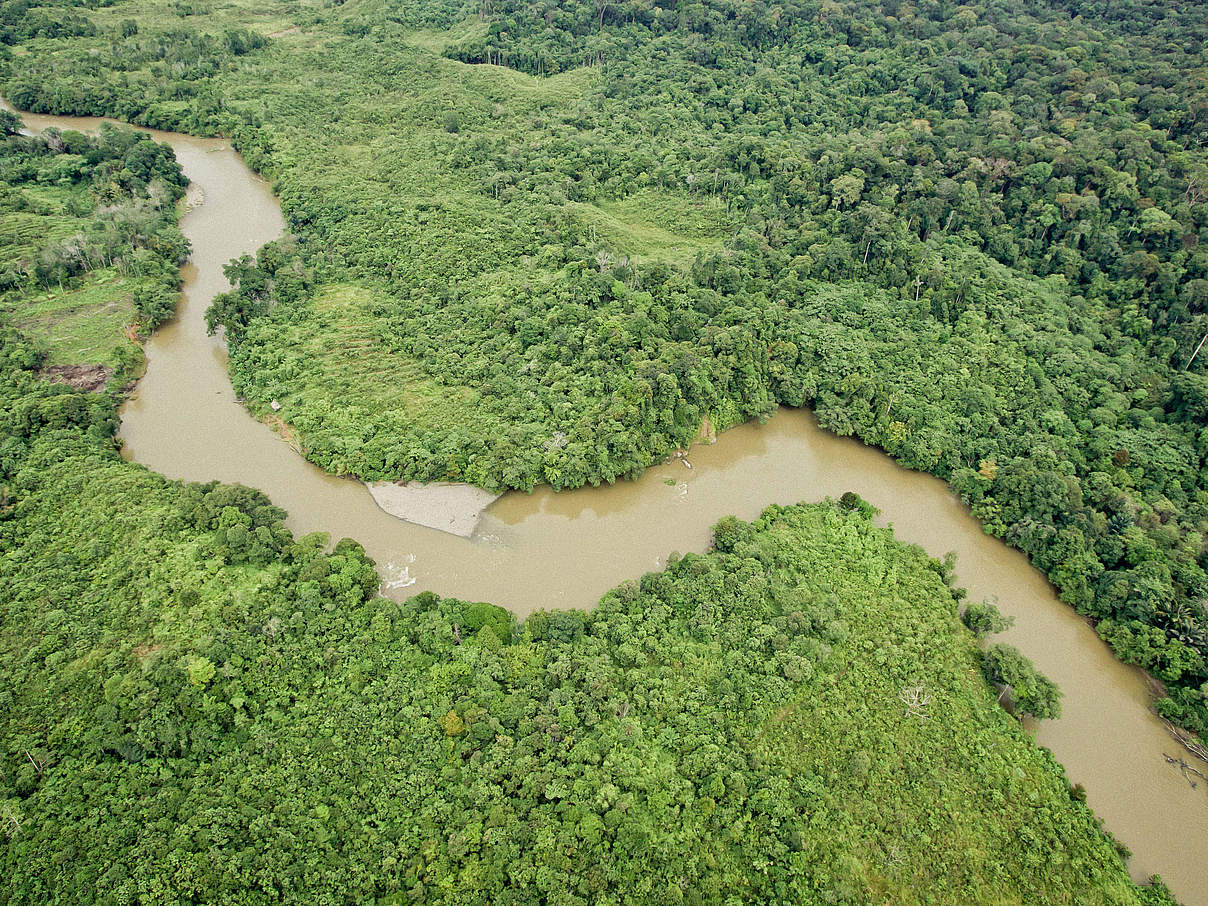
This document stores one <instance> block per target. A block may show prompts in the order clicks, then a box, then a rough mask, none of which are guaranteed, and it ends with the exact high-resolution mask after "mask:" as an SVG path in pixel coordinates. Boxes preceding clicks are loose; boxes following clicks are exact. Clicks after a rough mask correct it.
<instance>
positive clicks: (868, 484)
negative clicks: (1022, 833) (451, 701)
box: [23, 114, 1208, 906]
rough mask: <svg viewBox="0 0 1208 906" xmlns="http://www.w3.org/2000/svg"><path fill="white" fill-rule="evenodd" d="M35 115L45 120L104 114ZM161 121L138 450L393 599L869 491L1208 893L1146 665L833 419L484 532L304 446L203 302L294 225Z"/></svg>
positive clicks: (1189, 801)
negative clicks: (259, 416) (168, 171)
mask: <svg viewBox="0 0 1208 906" xmlns="http://www.w3.org/2000/svg"><path fill="white" fill-rule="evenodd" d="M23 118H24V120H25V122H26V124H27V126H28V127H29V128H31V129H35V130H37V129H42V128H44V127H46V126H52V125H53V126H59V127H60V128H74V129H95V128H96V127H97V125H98V124H99V122H100V121H99V120H94V119H87V118H72V117H45V116H35V115H30V114H23ZM148 131H150V130H148ZM152 134H153V135H154V136H155V137H156V138H157V139H159V140H161V141H167V142H169V143H170V144H171V145H172V147H173V148H174V149H175V151H176V156H177V158H178V160H179V161H180V163H181V165H182V166H183V167H184V170H185V173H186V174H187V175H188V176H189V178H190V180H192V182H193V188H192V190H191V194H192V195H193V196H194V197H195V200H196V198H197V197H198V196H200V198H201V199H202V203H200V204H197V205H195V206H194V207H192V208H191V209H190V210H189V211H188V212H187V213H186V214H185V215H184V216H183V217H182V220H181V229H182V230H183V232H184V233H185V235H186V236H187V237H188V238H189V240H190V242H192V245H193V255H192V258H191V260H190V263H189V264H188V265H187V266H186V268H185V271H184V279H185V285H184V297H183V300H182V303H181V307H180V310H179V314H178V316H177V318H176V319H175V320H174V321H173V322H172V323H170V324H168V325H165V326H164V327H161V328H160V329H159V330H158V331H156V333H155V334H154V335H153V336H152V337H151V339H150V340H149V341H148V342H147V344H146V355H147V371H146V374H145V375H144V377H143V378H142V379H141V381H140V382H139V384H138V386H137V388H136V391H135V394H134V395H133V397H132V398H131V399H130V401H129V402H128V403H127V404H126V406H125V407H124V408H123V412H122V425H121V431H120V436H121V438H122V440H123V442H124V454H125V455H126V456H127V457H128V458H130V459H132V460H134V461H136V462H139V463H142V464H144V465H146V466H147V467H149V468H151V469H154V470H155V471H157V472H161V473H163V474H164V475H167V476H169V477H172V478H182V479H187V480H190V481H209V480H212V479H219V480H222V481H227V482H240V483H242V484H246V485H249V486H251V487H255V488H259V489H260V490H262V491H264V492H265V493H266V494H268V496H269V497H271V498H272V500H273V502H274V503H275V504H277V505H278V506H281V507H283V508H284V509H286V510H287V511H288V512H289V519H288V525H289V527H290V528H291V529H292V530H293V531H294V532H295V533H298V534H302V533H307V532H313V531H324V532H328V533H329V534H330V535H331V537H332V539H333V540H334V539H339V538H341V537H345V536H347V537H351V538H355V539H356V540H358V541H359V542H361V543H362V544H363V545H364V546H365V549H366V550H367V551H368V553H369V554H370V556H372V557H373V558H374V559H375V560H376V561H377V562H378V565H379V570H380V572H381V574H382V578H383V583H384V584H383V589H384V591H385V592H386V593H388V594H390V595H392V596H394V597H398V598H402V597H405V596H408V595H410V594H414V593H415V592H418V591H422V590H425V589H431V590H433V591H437V592H439V593H441V594H445V595H454V596H457V597H461V598H468V599H472V600H484V601H492V602H494V603H497V604H500V605H502V606H504V607H507V608H509V609H511V610H512V611H514V612H515V613H516V614H517V615H519V616H524V615H526V614H528V613H530V612H532V611H533V610H535V609H538V608H542V607H544V608H553V607H590V606H591V605H592V604H594V603H595V602H596V601H597V600H598V599H599V597H600V595H601V594H603V593H604V592H605V591H607V590H608V589H609V588H611V587H612V586H614V585H616V584H618V583H619V582H621V581H623V580H625V579H631V578H636V577H638V576H640V575H641V574H642V573H644V572H647V571H649V570H655V569H659V568H660V567H661V566H662V564H663V563H664V562H665V557H666V555H667V554H668V553H670V552H671V551H679V552H687V551H701V550H703V549H704V548H705V547H706V545H707V544H708V541H709V529H710V526H712V525H713V523H715V522H716V521H717V520H718V519H719V518H721V517H722V516H724V515H727V514H733V515H736V516H739V517H742V518H745V519H750V518H753V517H755V516H756V515H758V513H759V512H760V510H762V509H763V508H764V507H765V506H767V505H768V504H770V503H795V502H798V501H817V500H819V499H821V498H822V497H824V496H827V495H830V496H838V495H839V494H842V493H843V492H844V491H849V490H851V491H856V492H857V493H859V494H860V495H861V496H862V497H864V498H865V499H866V500H868V501H869V502H871V503H872V504H873V505H875V506H876V507H878V508H879V509H880V510H881V512H882V517H881V520H882V522H884V523H889V524H892V525H893V527H894V530H895V532H896V533H897V537H898V538H899V539H901V540H903V541H908V542H913V543H916V544H919V545H921V546H922V547H924V548H925V549H926V550H927V551H929V552H930V553H931V554H933V555H935V556H942V555H943V554H944V553H945V552H947V551H956V553H957V555H958V561H957V575H958V577H959V580H960V584H961V585H963V586H965V587H966V588H968V590H969V596H970V598H972V599H975V600H980V599H982V598H996V599H997V601H998V604H999V606H1000V608H1001V609H1002V610H1003V612H1004V613H1006V614H1009V615H1011V616H1013V617H1015V625H1014V627H1013V628H1012V629H1010V630H1009V631H1008V632H1007V633H1005V634H1004V635H1003V636H999V637H997V638H1000V639H1002V640H1004V641H1008V642H1010V643H1012V644H1014V645H1015V646H1017V647H1018V648H1019V649H1020V650H1022V651H1023V652H1024V653H1025V654H1026V655H1028V657H1030V658H1031V659H1032V660H1033V661H1034V662H1035V663H1036V665H1037V666H1038V667H1039V668H1040V669H1041V670H1042V671H1044V672H1045V673H1046V674H1048V676H1049V677H1051V678H1052V679H1053V680H1054V681H1055V682H1056V683H1057V684H1058V685H1059V686H1060V687H1061V689H1062V691H1063V693H1064V701H1063V705H1064V713H1063V716H1062V717H1061V719H1060V720H1057V721H1046V722H1043V723H1039V724H1036V725H1034V726H1031V727H1030V729H1032V731H1033V732H1034V735H1035V738H1036V740H1037V742H1039V743H1040V744H1041V745H1044V746H1047V747H1048V748H1050V749H1051V750H1052V751H1053V753H1054V755H1056V757H1057V758H1058V760H1059V761H1060V762H1061V763H1062V764H1063V765H1064V766H1065V768H1066V771H1067V772H1068V773H1069V776H1070V780H1071V781H1072V782H1075V783H1081V784H1083V786H1084V787H1085V788H1086V791H1087V801H1088V802H1089V804H1090V805H1091V806H1092V807H1093V808H1094V810H1095V812H1096V813H1097V814H1098V815H1099V816H1100V817H1102V818H1103V820H1104V823H1105V825H1106V826H1107V828H1108V829H1109V830H1111V831H1112V833H1114V834H1115V835H1116V836H1117V837H1118V838H1119V839H1120V840H1121V841H1123V842H1124V843H1125V844H1126V845H1127V846H1128V847H1129V848H1130V849H1131V850H1132V852H1133V858H1132V860H1131V862H1130V870H1131V871H1132V873H1133V876H1134V878H1136V879H1138V880H1144V879H1145V878H1146V877H1148V876H1149V875H1151V874H1155V873H1157V874H1161V875H1162V877H1163V878H1164V879H1165V880H1166V882H1167V884H1169V886H1170V887H1171V889H1172V890H1173V891H1174V893H1175V894H1176V895H1177V896H1178V897H1180V898H1181V899H1182V900H1183V901H1184V902H1185V903H1186V904H1187V906H1208V783H1205V782H1202V781H1201V782H1200V783H1199V784H1198V786H1197V787H1195V788H1193V787H1192V785H1191V783H1190V782H1189V780H1188V779H1187V778H1186V777H1185V776H1184V775H1183V773H1182V772H1181V771H1180V769H1179V767H1178V766H1177V765H1176V764H1170V763H1168V762H1167V759H1166V756H1167V755H1169V756H1172V757H1175V758H1186V759H1187V760H1189V761H1194V759H1193V758H1192V757H1191V756H1190V755H1187V754H1186V753H1185V751H1184V750H1183V749H1182V747H1181V746H1180V745H1179V744H1178V743H1177V742H1175V741H1174V740H1173V739H1172V738H1171V737H1170V736H1169V734H1168V733H1167V731H1166V729H1165V727H1164V725H1163V724H1162V722H1161V721H1159V720H1158V719H1157V718H1156V717H1155V716H1154V715H1153V713H1152V712H1151V711H1150V701H1151V695H1150V692H1149V690H1148V686H1147V681H1146V678H1145V676H1144V674H1143V673H1142V672H1141V671H1139V670H1137V669H1135V668H1132V667H1128V666H1126V665H1124V664H1122V663H1120V662H1119V661H1117V660H1116V659H1115V658H1114V656H1113V655H1112V653H1111V651H1110V650H1109V649H1108V648H1107V646H1106V645H1104V644H1103V643H1102V642H1101V641H1100V640H1099V638H1098V637H1097V636H1096V635H1095V633H1094V632H1093V631H1092V630H1091V629H1090V627H1089V626H1087V625H1086V623H1085V622H1084V621H1083V620H1082V619H1081V618H1079V617H1078V615H1077V614H1075V613H1074V611H1073V610H1071V609H1070V608H1069V607H1067V606H1066V605H1064V604H1063V603H1061V602H1060V601H1059V600H1058V598H1057V596H1056V594H1055V592H1054V590H1053V588H1052V587H1051V586H1050V585H1049V584H1048V582H1047V580H1046V579H1045V578H1044V576H1043V575H1041V574H1040V573H1039V572H1038V571H1036V570H1035V569H1033V568H1032V567H1031V565H1030V564H1029V563H1028V561H1027V559H1026V558H1025V557H1024V556H1023V555H1022V554H1020V553H1018V552H1017V551H1014V550H1012V549H1010V548H1008V547H1007V546H1006V545H1004V544H1002V543H1001V542H999V541H997V540H995V539H993V538H990V537H988V536H987V535H985V534H984V533H983V532H982V530H981V527H980V526H979V524H978V523H977V521H976V520H974V519H973V518H972V516H970V515H969V512H968V510H967V509H966V508H965V507H964V505H963V504H961V502H960V501H959V500H958V499H956V498H955V497H954V496H953V495H952V494H951V492H950V491H949V490H948V488H947V486H946V485H945V484H944V483H943V482H941V481H939V480H938V479H936V478H933V477H931V476H928V475H923V474H920V473H917V472H910V471H907V470H905V469H903V468H901V467H900V466H898V465H897V464H895V463H894V462H893V461H892V460H891V459H890V458H889V457H887V456H885V455H884V454H882V453H880V452H878V451H876V450H873V449H870V448H868V447H865V446H863V445H862V444H860V443H858V442H857V441H854V440H851V439H845V438H838V437H835V436H833V435H830V434H828V433H826V432H824V431H822V430H821V429H819V428H818V426H817V424H816V422H815V421H814V419H813V417H812V416H811V415H810V414H809V413H807V412H804V411H792V410H781V411H780V412H779V413H778V414H777V415H776V416H775V417H774V418H772V419H771V420H770V421H769V422H768V423H767V424H765V425H756V424H749V425H744V426H741V427H738V428H734V429H732V430H730V431H727V432H726V433H725V434H723V435H722V436H721V438H720V439H719V440H718V442H717V443H716V444H714V445H712V446H700V447H694V448H693V449H692V450H691V452H690V456H689V461H690V462H691V465H692V468H688V467H687V466H685V465H684V464H683V463H682V462H679V461H674V462H671V463H668V464H666V465H662V466H657V467H655V468H651V469H649V470H647V472H646V473H645V474H644V475H643V476H642V477H641V478H640V479H639V480H637V481H632V482H622V483H620V484H617V485H615V486H612V487H603V488H585V489H580V490H577V491H563V492H560V493H556V494H555V493H553V492H552V491H550V490H548V489H541V490H538V491H536V492H534V493H533V494H519V493H512V494H507V495H504V496H503V497H502V498H500V499H499V500H497V501H496V502H495V503H494V504H492V505H491V506H490V507H489V508H488V509H487V510H486V512H485V513H484V515H483V517H482V518H481V520H480V521H479V524H478V528H477V530H476V532H475V533H474V535H473V536H472V537H470V538H459V537H456V536H454V535H449V534H445V533H442V532H438V531H435V530H433V529H426V528H421V527H419V526H416V525H411V524H409V523H406V522H403V521H401V520H398V519H396V518H394V517H392V516H390V515H387V514H386V513H385V512H383V511H382V510H381V509H379V508H378V507H377V505H376V504H375V502H374V500H373V498H372V497H371V496H370V494H369V492H368V490H367V489H366V488H365V486H364V485H362V484H361V483H359V482H356V481H352V480H349V479H343V478H337V477H334V476H332V475H328V474H327V473H325V472H323V471H321V470H320V469H318V468H316V467H315V466H312V465H311V464H310V463H308V462H306V461H305V460H303V459H302V458H301V457H300V456H299V455H298V454H297V453H295V452H294V450H293V449H292V448H291V447H290V446H289V445H288V444H287V443H286V442H285V441H283V440H282V439H281V437H280V436H279V435H277V434H276V433H274V432H273V431H272V430H271V429H270V428H269V427H268V426H266V425H265V424H263V423H261V422H259V421H257V420H256V419H254V418H252V417H251V416H250V415H249V414H248V413H247V411H246V410H245V409H244V408H243V407H242V406H241V405H240V404H239V402H238V400H236V398H235V395H234V392H233V390H232V389H231V383H230V380H229V378H228V376H227V372H226V352H225V350H224V347H223V345H222V343H221V341H219V340H217V339H215V338H213V337H209V336H207V335H206V332H205V325H204V323H203V314H204V311H205V308H206V306H207V305H208V304H209V301H210V299H211V298H212V297H213V296H214V295H215V294H216V293H218V292H221V291H223V290H225V289H226V288H227V284H226V281H225V279H224V278H223V276H222V265H223V264H225V263H226V262H227V261H229V260H230V259H231V258H233V257H235V256H237V255H240V254H243V253H245V252H253V251H255V250H256V249H257V248H258V247H259V246H261V245H262V244H264V243H265V242H268V241H269V240H271V239H274V238H276V237H278V236H279V235H281V233H282V231H283V229H284V222H283V220H282V216H281V210H280V207H279V205H278V204H277V202H276V199H275V198H274V196H273V194H272V192H271V190H270V187H269V186H268V184H267V183H265V182H264V181H263V180H261V179H259V178H258V177H257V176H256V175H255V174H253V173H252V172H251V171H250V170H249V169H248V168H247V167H246V166H245V165H244V163H243V161H242V159H241V158H240V157H239V155H237V154H236V153H235V152H234V151H232V150H231V149H230V147H229V144H228V143H227V142H226V141H225V140H221V139H199V138H193V137H190V136H184V135H176V134H169V133H158V132H152ZM1196 766H1197V768H1198V769H1200V770H1203V771H1204V772H1205V773H1208V766H1205V765H1204V764H1203V763H1199V764H1197V765H1196ZM1193 779H1198V778H1193Z"/></svg>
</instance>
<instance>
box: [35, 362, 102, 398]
mask: <svg viewBox="0 0 1208 906" xmlns="http://www.w3.org/2000/svg"><path fill="white" fill-rule="evenodd" d="M42 377H44V378H46V380H48V381H52V382H53V383H56V384H67V385H68V386H69V387H71V388H73V389H75V390H84V391H86V392H88V393H96V392H98V391H100V390H102V389H104V387H105V384H107V383H108V382H109V379H110V378H111V377H113V369H112V368H110V367H109V366H108V365H47V366H46V367H45V368H43V369H42Z"/></svg>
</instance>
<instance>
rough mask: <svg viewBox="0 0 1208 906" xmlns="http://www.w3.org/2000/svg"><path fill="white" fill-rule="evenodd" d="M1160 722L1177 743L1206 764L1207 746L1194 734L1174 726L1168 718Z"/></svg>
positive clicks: (1207, 778) (1207, 760)
mask: <svg viewBox="0 0 1208 906" xmlns="http://www.w3.org/2000/svg"><path fill="white" fill-rule="evenodd" d="M1162 724H1163V725H1164V726H1165V727H1166V732H1167V733H1169V734H1170V735H1171V736H1172V737H1173V738H1174V739H1175V740H1176V741H1177V742H1178V743H1179V745H1181V746H1182V747H1183V748H1184V749H1186V750H1187V751H1188V752H1190V753H1191V754H1192V755H1194V756H1195V757H1196V758H1198V759H1199V760H1200V761H1202V762H1204V763H1205V764H1208V746H1205V745H1204V744H1203V743H1202V742H1200V741H1199V739H1197V738H1196V737H1195V736H1192V735H1191V734H1190V733H1188V732H1187V731H1186V730H1184V729H1182V728H1181V727H1176V726H1175V725H1174V724H1172V723H1171V722H1170V721H1168V720H1163V721H1162ZM1167 763H1168V764H1169V763H1170V760H1169V759H1167ZM1200 776H1201V777H1203V776H1204V775H1203V774H1201V775H1200ZM1204 779H1205V780H1208V777H1205V778H1204Z"/></svg>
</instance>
